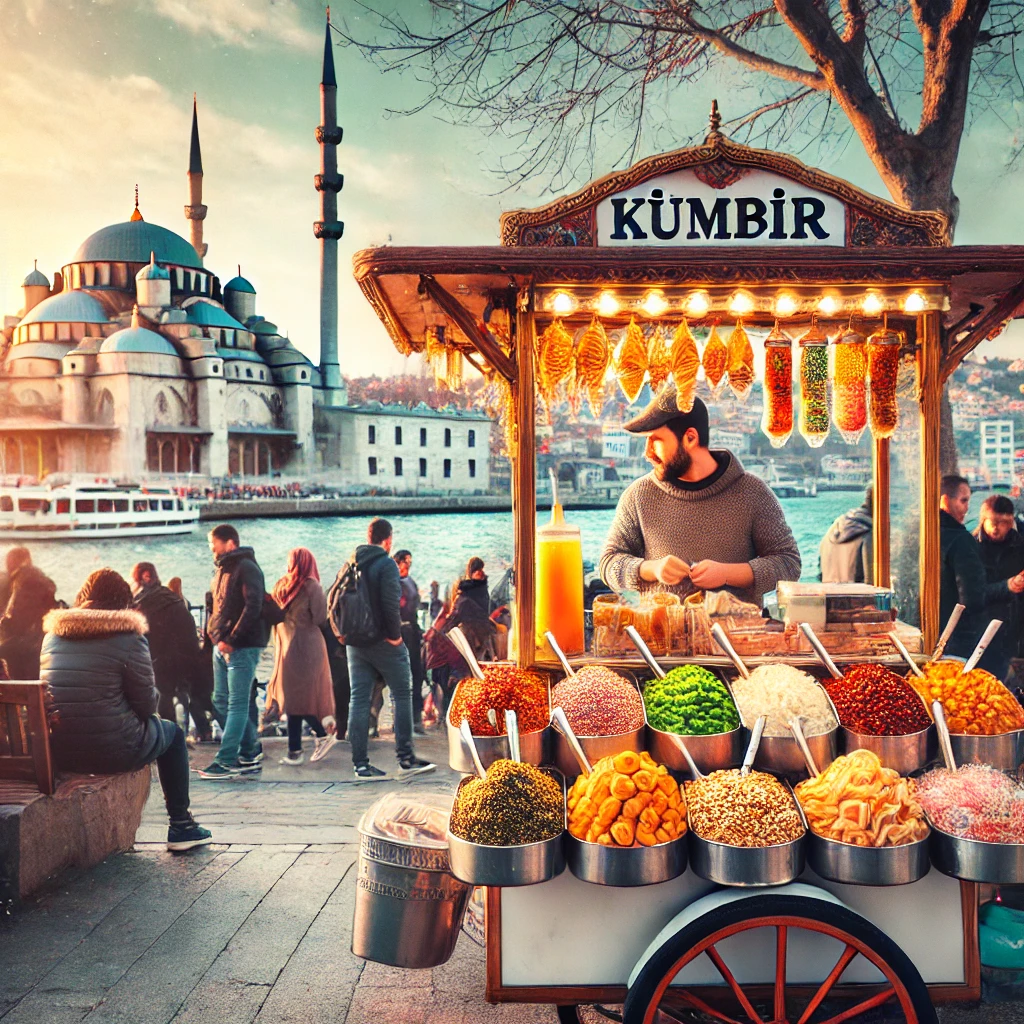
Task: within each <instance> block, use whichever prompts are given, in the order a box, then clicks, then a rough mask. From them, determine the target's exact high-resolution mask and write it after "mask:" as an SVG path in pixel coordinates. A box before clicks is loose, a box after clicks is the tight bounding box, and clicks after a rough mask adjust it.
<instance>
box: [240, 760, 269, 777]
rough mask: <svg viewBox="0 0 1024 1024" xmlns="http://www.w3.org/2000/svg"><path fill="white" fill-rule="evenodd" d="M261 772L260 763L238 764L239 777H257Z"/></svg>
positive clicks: (241, 762) (261, 765)
mask: <svg viewBox="0 0 1024 1024" xmlns="http://www.w3.org/2000/svg"><path fill="white" fill-rule="evenodd" d="M261 771H263V764H262V762H261V761H257V762H256V763H255V764H253V763H249V764H246V763H245V762H244V761H239V762H238V774H239V775H259V773H260V772H261Z"/></svg>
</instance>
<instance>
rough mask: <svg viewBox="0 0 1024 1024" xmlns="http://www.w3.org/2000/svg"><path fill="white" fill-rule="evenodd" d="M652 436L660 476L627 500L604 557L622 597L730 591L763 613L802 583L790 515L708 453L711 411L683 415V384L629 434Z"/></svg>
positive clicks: (652, 458)
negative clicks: (783, 584) (775, 596)
mask: <svg viewBox="0 0 1024 1024" xmlns="http://www.w3.org/2000/svg"><path fill="white" fill-rule="evenodd" d="M625 429H626V430H628V431H629V432H630V433H632V434H646V435H647V449H646V451H645V453H644V454H645V455H646V456H647V459H648V461H649V462H650V463H651V464H652V465H653V466H654V468H653V469H652V470H651V472H650V473H648V474H647V476H644V477H641V478H640V479H639V480H636V481H634V482H633V483H632V484H630V485H629V487H627V488H626V490H625V491H624V492H623V494H622V497H621V498H620V499H619V507H618V509H617V510H616V513H615V521H614V522H613V523H612V528H611V530H610V531H609V533H608V539H607V540H606V541H605V545H604V551H603V552H602V554H601V566H600V569H601V577H602V578H603V579H604V581H605V583H607V584H608V586H610V587H611V588H612V589H613V590H616V591H623V590H667V591H671V592H672V593H675V594H679V595H680V596H681V597H682V596H685V595H686V594H689V593H691V592H692V591H694V590H721V589H723V588H727V589H728V590H730V591H731V592H732V593H734V594H735V595H736V596H737V597H739V598H740V599H741V600H743V601H748V602H751V603H752V604H757V605H760V604H761V597H762V595H763V594H764V593H766V592H767V591H769V590H774V589H775V586H776V584H777V583H778V582H779V580H798V579H799V578H800V552H799V551H798V549H797V546H796V541H795V540H794V539H793V533H792V531H791V530H790V528H789V526H788V525H787V523H786V520H785V517H784V516H783V514H782V506H781V505H779V502H778V499H777V498H776V497H775V495H774V494H773V493H772V491H771V489H770V488H769V487H768V485H767V484H766V483H765V482H764V481H763V480H760V479H758V478H757V477H756V476H753V475H752V474H750V473H747V472H745V471H744V469H743V466H742V465H741V464H740V461H739V459H737V458H736V456H735V455H733V454H732V453H731V452H728V451H724V450H722V451H719V450H716V451H712V450H710V449H709V448H708V441H709V430H708V410H707V406H706V405H705V404H704V403H703V402H702V401H701V400H700V399H699V398H697V399H695V400H694V403H693V409H692V410H691V411H690V412H688V413H681V412H680V411H679V409H678V408H677V406H676V388H675V384H667V385H666V386H665V387H663V388H662V389H661V391H660V392H659V393H658V395H657V396H656V397H655V399H654V401H653V402H651V404H650V405H649V406H648V407H647V408H646V409H645V410H644V411H643V412H642V413H641V414H640V415H639V416H637V417H636V418H635V419H633V420H631V421H630V422H629V423H627V424H626V425H625Z"/></svg>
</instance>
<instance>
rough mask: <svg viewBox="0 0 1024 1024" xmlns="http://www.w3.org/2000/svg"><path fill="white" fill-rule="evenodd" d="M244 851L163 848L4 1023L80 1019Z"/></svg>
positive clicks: (49, 1023)
mask: <svg viewBox="0 0 1024 1024" xmlns="http://www.w3.org/2000/svg"><path fill="white" fill-rule="evenodd" d="M202 852H205V851H201V853H202ZM244 856H245V854H243V853H238V852H235V851H221V852H219V853H216V854H215V855H213V856H212V857H202V856H201V854H200V855H198V856H197V855H195V854H193V855H191V856H189V857H172V856H171V855H170V854H168V853H166V852H165V853H164V855H163V857H164V859H163V862H160V863H157V864H156V865H154V866H153V867H152V868H151V871H150V880H149V882H148V883H147V884H145V885H143V886H141V887H140V888H138V889H136V890H135V892H133V893H132V894H131V895H130V896H128V897H127V898H126V899H124V900H122V901H121V902H120V903H119V904H118V905H117V906H116V907H115V908H113V910H111V911H110V913H109V914H107V915H106V917H105V918H104V919H103V921H102V922H100V923H99V924H98V925H97V926H96V927H95V928H94V929H93V930H92V931H91V932H90V933H89V935H88V936H87V937H86V938H85V939H84V940H83V941H82V942H80V943H79V944H78V945H77V946H76V947H75V948H74V949H73V950H71V951H70V952H69V953H68V954H67V955H66V956H65V957H64V958H63V959H62V960H61V961H60V962H59V963H58V964H57V965H56V966H54V967H53V969H52V970H51V971H49V973H48V974H46V976H45V977H43V978H42V979H40V981H39V982H38V984H37V985H36V986H35V987H34V988H33V989H32V991H31V992H29V993H28V994H27V995H26V996H25V997H24V998H23V999H22V1000H21V1002H20V1003H19V1004H18V1005H17V1007H15V1008H14V1009H13V1010H11V1011H10V1013H9V1014H7V1015H6V1017H5V1018H4V1024H64V1022H78V1021H80V1020H82V1018H83V1017H85V1016H86V1014H87V1013H89V1012H90V1011H91V1010H92V1009H93V1008H94V1007H96V1006H97V1005H98V1004H99V1003H100V1002H101V1001H102V1000H103V998H104V995H105V994H106V993H107V991H108V990H110V989H112V988H114V987H115V986H116V985H117V984H118V982H120V981H121V979H122V978H123V977H124V975H125V974H126V972H127V971H128V970H129V969H130V968H131V967H132V965H133V964H134V963H135V962H136V961H137V960H138V959H139V958H140V957H141V956H143V955H144V954H145V952H146V951H147V950H148V949H149V948H150V947H151V946H152V945H153V943H154V942H156V941H157V940H158V939H159V938H160V936H161V935H163V934H164V933H165V932H166V931H167V929H168V928H169V927H171V925H173V924H174V922H175V921H176V920H177V919H178V918H179V917H180V916H181V915H182V913H184V912H185V911H187V910H188V909H189V907H191V906H192V905H193V904H194V903H195V902H196V900H197V899H199V898H200V897H201V896H202V894H203V893H205V892H206V891H207V890H208V889H209V888H210V887H211V886H213V885H214V884H216V883H217V881H218V880H219V879H221V878H222V877H223V876H224V875H225V874H227V873H228V872H229V871H230V870H231V869H232V868H233V867H234V866H235V865H236V864H238V862H239V861H241V860H242V858H243V857H244ZM190 869H191V870H190ZM154 871H155V874H154Z"/></svg>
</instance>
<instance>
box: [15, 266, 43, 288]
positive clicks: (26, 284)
mask: <svg viewBox="0 0 1024 1024" xmlns="http://www.w3.org/2000/svg"><path fill="white" fill-rule="evenodd" d="M21 287H22V288H49V287H50V279H49V278H48V277H47V276H46V275H45V274H44V273H43V272H42V271H41V270H39V269H38V268H33V269H32V270H31V271H30V272H29V275H28V277H26V278H25V280H24V281H22V282H21Z"/></svg>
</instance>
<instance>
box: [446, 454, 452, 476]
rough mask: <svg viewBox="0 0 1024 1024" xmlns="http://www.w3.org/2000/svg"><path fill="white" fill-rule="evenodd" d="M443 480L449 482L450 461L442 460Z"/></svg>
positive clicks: (450, 474) (450, 472)
mask: <svg viewBox="0 0 1024 1024" xmlns="http://www.w3.org/2000/svg"><path fill="white" fill-rule="evenodd" d="M444 478H445V480H451V478H452V460H451V459H445V460H444Z"/></svg>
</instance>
